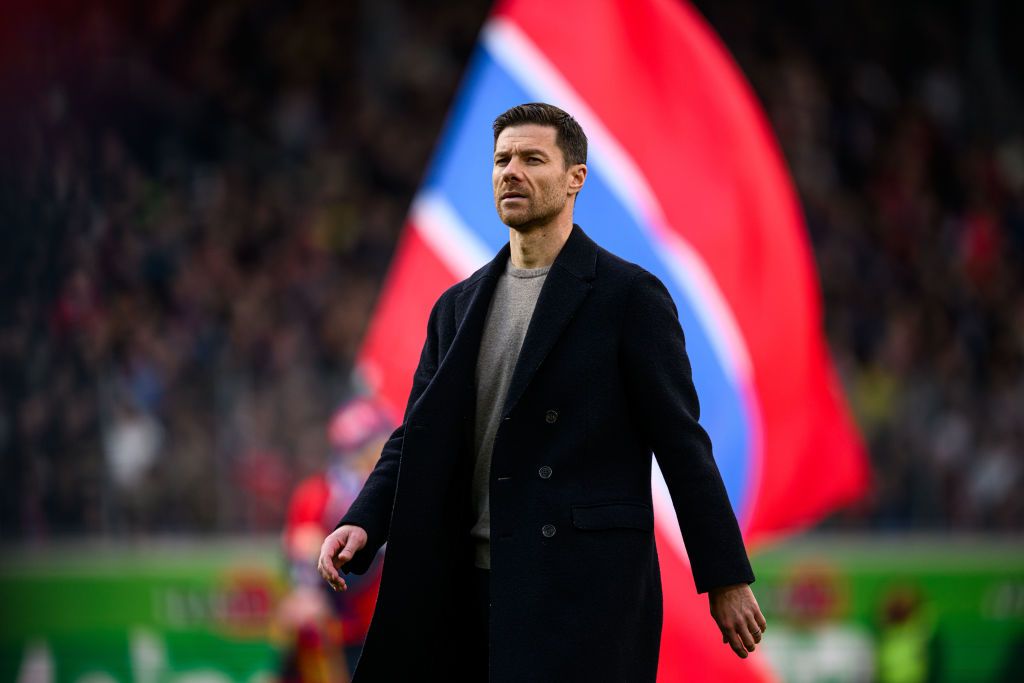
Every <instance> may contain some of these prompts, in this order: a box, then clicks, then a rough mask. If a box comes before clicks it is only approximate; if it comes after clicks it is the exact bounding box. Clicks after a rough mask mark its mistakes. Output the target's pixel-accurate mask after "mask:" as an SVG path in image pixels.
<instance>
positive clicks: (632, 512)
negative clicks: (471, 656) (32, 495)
mask: <svg viewBox="0 0 1024 683" xmlns="http://www.w3.org/2000/svg"><path fill="white" fill-rule="evenodd" d="M509 253H510V247H509V244H508V243H506V244H505V246H504V247H502V249H501V250H500V251H499V252H498V254H497V255H496V256H495V257H494V259H493V260H491V261H490V262H489V263H487V264H486V265H485V266H483V267H482V268H480V269H479V270H478V271H476V272H475V273H473V275H471V276H470V277H468V278H466V279H465V280H463V281H461V282H459V283H457V284H455V285H453V286H452V287H450V288H449V289H447V290H446V291H445V292H444V293H443V294H442V295H441V296H440V298H438V300H437V302H436V303H435V304H434V306H433V309H432V310H431V312H430V317H429V322H428V326H427V336H426V341H425V343H424V345H423V351H422V353H421V355H420V359H419V366H418V367H417V368H416V373H415V376H414V378H413V387H412V392H411V394H410V396H409V401H408V404H407V406H406V410H405V417H404V421H403V423H402V424H401V426H399V427H398V428H397V429H396V430H395V431H394V433H393V434H392V435H391V437H390V439H389V440H388V442H387V444H386V445H385V446H384V449H383V452H382V453H381V457H380V461H379V462H378V463H377V465H376V467H375V469H374V470H373V472H372V473H371V474H370V477H369V478H368V480H367V482H366V484H365V486H364V487H363V489H362V491H361V492H360V494H359V496H358V497H357V499H356V500H355V501H354V502H353V504H352V506H351V508H350V509H349V511H348V512H347V513H346V514H345V516H344V517H343V518H342V519H341V520H340V521H339V523H338V526H341V525H342V524H355V525H358V526H361V527H363V528H364V529H365V530H366V532H367V535H368V543H367V545H366V547H365V548H363V549H362V550H360V551H359V552H357V553H356V554H355V556H354V557H353V558H352V560H350V561H349V562H348V563H347V564H346V565H345V566H343V567H342V571H343V572H344V573H346V574H348V573H355V574H362V573H363V572H365V571H366V570H367V568H368V567H369V565H370V563H371V562H372V560H373V558H374V556H375V554H376V553H377V551H378V549H379V548H380V547H381V546H382V545H383V544H384V543H385V542H386V543H387V548H386V554H385V557H384V565H383V573H382V576H381V584H380V592H379V594H378V597H377V604H376V608H375V611H374V615H373V620H372V622H371V625H370V630H369V632H368V634H367V638H366V643H365V646H364V648H363V653H362V656H361V657H360V659H359V662H358V663H357V668H356V671H355V676H354V683H376V682H378V681H379V682H388V683H392V682H401V681H434V680H438V681H440V680H453V679H455V678H458V677H460V674H461V673H462V672H463V671H464V669H465V667H466V664H467V657H466V655H465V651H464V647H465V643H466V642H469V641H471V639H470V638H469V637H468V633H467V628H469V624H471V623H472V618H471V613H470V608H471V603H470V602H469V600H470V593H471V591H470V586H471V584H470V579H469V576H470V572H471V568H472V566H473V553H472V544H471V542H470V536H469V529H470V527H471V526H472V524H473V522H474V517H473V515H472V510H471V508H470V502H469V501H470V495H469V493H470V481H471V477H470V475H471V473H472V463H473V458H474V455H473V448H472V430H473V429H474V411H475V392H476V390H475V384H474V374H475V367H476V360H477V352H478V347H479V344H480V339H481V335H482V331H483V325H484V320H485V318H486V314H487V310H488V306H489V304H490V300H491V296H492V293H493V291H494V288H495V283H496V282H497V280H498V277H499V276H500V275H501V273H502V272H503V271H504V270H505V264H506V261H507V259H508V258H509ZM698 417H699V406H698V401H697V394H696V392H695V390H694V386H693V382H692V379H691V374H690V364H689V360H688V358H687V356H686V352H685V345H684V338H683V331H682V328H681V326H680V323H679V318H678V313H677V310H676V307H675V304H674V303H673V301H672V298H671V296H670V294H669V292H668V290H667V289H666V288H665V286H664V285H663V284H662V282H661V281H660V280H659V279H658V278H657V277H656V276H654V275H652V274H651V273H650V272H648V271H647V270H645V269H644V268H642V267H641V266H639V265H637V264H634V263H631V262H629V261H626V260H624V259H622V258H620V257H618V256H616V255H614V254H612V253H611V252H609V251H607V250H605V249H604V248H602V247H601V246H599V245H598V244H596V243H595V242H594V241H593V240H592V239H591V238H590V237H589V236H588V235H587V234H586V233H584V231H583V230H582V228H580V227H579V226H578V225H574V226H573V228H572V232H571V234H570V236H569V238H568V240H567V241H566V243H565V244H564V246H563V247H562V249H561V250H560V251H559V253H558V255H557V257H556V258H555V260H554V263H553V264H552V267H551V270H550V271H548V274H547V278H546V280H545V282H544V284H543V287H542V289H541V292H540V295H539V297H538V300H537V304H536V308H535V309H534V313H533V317H532V319H531V321H530V324H529V328H528V330H527V334H526V338H525V340H524V342H523V347H522V350H521V351H520V355H519V359H518V361H517V364H516V367H515V369H514V371H513V376H512V380H511V385H510V387H509V391H508V395H507V398H506V401H505V405H504V410H503V412H502V418H501V419H502V422H501V425H500V427H499V429H498V432H497V435H496V437H495V440H494V451H493V456H492V462H491V481H490V520H491V616H490V633H489V639H490V680H491V681H494V682H495V683H506V682H508V683H511V682H513V681H515V682H517V683H518V682H522V681H536V682H551V683H571V682H574V681H580V682H581V683H582V682H592V681H602V682H604V681H609V682H611V681H618V682H628V683H640V682H646V681H650V682H651V683H653V682H654V680H655V674H656V672H657V668H658V652H659V647H660V638H661V627H662V614H663V611H662V592H661V576H660V570H659V565H658V555H657V549H656V546H655V540H654V513H653V508H652V503H651V497H652V491H651V470H652V461H651V454H652V452H653V454H654V456H655V457H657V458H658V464H659V466H660V467H661V471H662V473H663V474H664V477H665V481H666V483H667V485H668V490H669V493H670V494H671V498H672V504H673V507H674V509H675V512H676V515H677V517H678V520H679V526H680V528H681V530H682V533H683V540H684V543H685V544H686V549H687V553H688V555H689V559H690V563H691V566H692V570H693V574H694V578H695V580H696V586H697V590H698V592H702V593H703V592H705V591H707V590H708V589H709V588H712V587H715V586H722V585H729V584H735V583H750V582H752V581H753V580H754V576H753V572H752V571H751V568H750V564H749V562H748V559H747V555H746V551H745V549H744V546H743V540H742V538H741V535H740V531H739V527H738V524H737V522H736V517H735V515H734V513H733V510H732V507H731V506H730V503H729V499H728V497H727V495H726V491H725V486H724V484H723V482H722V479H721V476H720V474H719V471H718V468H717V466H716V465H715V461H714V458H713V456H712V450H711V442H710V440H709V438H708V435H707V433H706V432H705V431H704V429H703V428H702V427H701V426H700V425H699V423H698ZM708 618H709V619H710V618H711V617H710V616H709V617H708Z"/></svg>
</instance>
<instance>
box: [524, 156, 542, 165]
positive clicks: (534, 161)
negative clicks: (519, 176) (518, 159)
mask: <svg viewBox="0 0 1024 683" xmlns="http://www.w3.org/2000/svg"><path fill="white" fill-rule="evenodd" d="M527 161H529V162H530V163H531V164H539V163H540V162H541V158H540V157H530V158H529V159H527Z"/></svg>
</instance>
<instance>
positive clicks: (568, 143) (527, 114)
mask: <svg viewBox="0 0 1024 683" xmlns="http://www.w3.org/2000/svg"><path fill="white" fill-rule="evenodd" d="M529 123H535V124H537V125H541V126H551V127H552V128H554V129H555V144H557V145H558V147H559V149H561V150H562V156H563V157H564V158H565V166H566V168H568V167H569V166H572V165H574V164H585V163H587V136H586V135H585V134H584V133H583V129H582V128H580V124H578V123H577V122H576V119H574V118H573V117H572V116H570V115H569V114H567V113H566V112H564V111H562V110H561V109H559V108H558V107H556V106H554V105H552V104H547V103H545V102H529V103H527V104H518V105H516V106H514V107H512V108H511V109H509V110H508V111H506V112H505V113H503V114H501V115H500V116H499V117H498V118H496V119H494V144H495V146H497V144H498V136H499V135H501V131H503V130H505V129H506V128H508V127H509V126H521V125H525V124H529Z"/></svg>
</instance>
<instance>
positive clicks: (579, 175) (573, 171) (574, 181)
mask: <svg viewBox="0 0 1024 683" xmlns="http://www.w3.org/2000/svg"><path fill="white" fill-rule="evenodd" d="M586 180H587V165H586V164H576V165H575V166H573V167H572V168H570V169H569V194H571V195H575V194H577V193H578V192H579V191H580V190H582V189H583V183H584V182H586Z"/></svg>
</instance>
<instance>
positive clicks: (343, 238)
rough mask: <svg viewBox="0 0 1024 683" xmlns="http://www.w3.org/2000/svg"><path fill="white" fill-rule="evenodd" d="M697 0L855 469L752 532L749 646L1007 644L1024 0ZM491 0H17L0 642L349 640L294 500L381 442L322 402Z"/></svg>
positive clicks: (368, 309)
mask: <svg viewBox="0 0 1024 683" xmlns="http://www.w3.org/2000/svg"><path fill="white" fill-rule="evenodd" d="M694 5H695V6H696V7H697V9H698V10H699V11H700V12H701V13H702V14H703V15H704V17H705V18H706V19H707V20H708V22H709V23H710V25H711V26H712V27H713V28H714V30H715V31H716V32H717V33H718V34H719V35H720V36H721V38H722V40H723V41H724V43H725V45H726V46H727V48H728V49H729V51H730V52H731V53H732V55H733V57H734V58H735V59H736V61H737V62H738V64H739V66H740V67H741V69H742V71H743V72H744V74H745V75H746V77H747V78H748V79H749V81H750V83H751V85H752V87H753V89H754V90H755V92H756V94H757V96H758V98H759V99H760V101H761V103H762V105H763V106H764V109H765V111H766V112H767V114H768V117H769V119H770V122H771V124H772V126H773V129H774V132H775V134H776V136H777V138H778V140H779V142H780V144H781V148H782V151H783V153H784V155H785V160H786V162H787V164H788V166H789V169H790V171H791V173H792V176H793V179H794V182H795V185H796V188H797V190H798V193H799V197H800V200H801V203H802V208H803V210H804V218H805V220H806V223H807V227H808V229H809V233H810V240H811V243H812V246H813V251H814V257H815V259H816V263H817V267H818V271H819V275H820V278H821V288H822V292H823V297H824V304H825V329H826V334H827V339H828V343H829V346H830V350H831V353H832V355H833V358H834V360H835V362H836V363H837V365H838V368H839V371H840V375H841V379H842V382H843V385H844V388H845V392H846V397H847V400H848V401H849V403H850V405H851V407H852V408H853V410H854V413H855V415H856V417H857V421H858V425H859V427H860V429H861V432H862V434H863V436H864V438H865V440H866V442H867V444H868V448H869V454H870V459H871V467H872V470H873V475H874V481H873V488H872V490H871V491H870V493H869V495H868V496H867V497H866V498H864V499H863V500H862V501H860V502H859V503H858V504H856V505H854V506H851V507H847V508H845V509H843V510H840V511H837V512H836V513H835V514H833V515H831V516H830V517H829V518H828V519H826V520H824V521H823V522H822V523H821V524H820V525H819V526H818V527H817V528H816V529H814V530H813V531H812V532H811V533H810V534H809V535H804V536H801V537H800V538H796V539H791V540H790V541H787V542H785V543H781V544H778V545H775V546H772V547H770V548H767V549H766V550H765V551H764V552H761V553H759V554H758V555H757V556H755V557H754V558H753V559H754V561H755V571H757V573H758V577H759V579H758V584H759V585H758V586H757V588H759V592H758V596H759V600H761V602H762V605H763V606H764V607H765V608H766V613H767V616H768V619H769V623H771V624H772V625H773V628H771V629H769V634H768V636H767V638H768V639H769V640H771V639H772V638H773V637H775V638H776V640H775V643H774V644H772V646H771V648H775V651H774V654H773V653H772V651H771V648H769V646H768V644H767V643H766V646H765V647H766V650H767V652H766V654H767V655H769V656H770V657H772V661H773V663H776V666H777V668H778V669H779V672H780V675H781V676H782V677H783V678H784V680H788V681H825V680H828V681H845V680H850V681H870V680H879V681H906V682H908V683H911V682H913V681H933V680H956V681H965V682H972V681H1020V680H1024V675H1022V674H1021V673H1020V671H1019V666H1020V664H1019V655H1020V654H1022V653H1024V550H1022V548H1024V543H1022V541H1024V496H1022V495H1021V492H1022V490H1024V45H1022V43H1021V41H1020V40H1019V33H1020V30H1021V29H1022V28H1024V5H1022V4H1021V3H1016V2H1009V1H1007V2H996V1H994V0H989V1H982V2H967V1H966V0H965V1H962V2H953V1H935V2H923V1H909V2H901V3H886V2H880V1H876V0H861V1H859V2H852V1H845V0H844V1H842V2H835V3H817V2H809V1H804V2H797V1H793V2H753V1H745V0H715V1H714V2H711V1H707V2H705V1H700V2H695V3H694ZM490 9H491V3H490V2H485V1H482V0H481V1H474V2H469V1H467V2H458V3H456V2H452V3H436V4H435V3H421V2H413V1H412V0H372V1H359V2H326V1H317V0H299V1H296V2H289V3H284V2H279V3H271V2H267V3H249V2H241V1H235V0H221V1H218V2H195V1H192V0H153V1H152V2H148V3H134V2H116V1H109V2H87V3H72V2H56V1H54V2H49V1H43V2H37V3H35V4H34V5H31V6H28V5H27V4H24V5H18V4H15V5H14V6H12V7H9V8H8V10H7V11H6V12H5V18H4V20H3V22H2V23H0V220H2V235H3V237H2V239H3V242H2V249H0V259H2V270H0V278H2V279H0V283H2V287H3V290H2V291H3V304H2V308H0V311H2V315H0V377H2V391H0V539H2V542H3V558H2V559H0V597H2V603H0V613H2V625H0V678H2V679H3V680H19V681H26V682H27V681H75V680H85V679H86V678H88V677H89V676H92V675H94V674H95V675H96V676H99V675H100V674H98V673H97V672H102V674H103V675H106V676H107V677H108V678H96V679H95V680H118V681H121V680H125V681H127V680H136V679H138V680H143V679H145V680H154V681H163V680H174V676H175V675H177V674H176V673H175V672H179V673H188V672H191V673H192V674H193V675H195V676H197V677H198V676H206V677H207V678H193V679H189V680H217V681H220V680H226V681H236V680H237V681H243V680H246V681H248V680H279V679H280V680H325V679H326V678H331V679H332V680H343V679H344V678H345V676H344V673H343V670H344V669H345V667H346V666H347V665H346V664H344V663H341V664H339V663H338V662H336V661H335V662H331V661H328V660H330V657H331V655H330V653H331V652H333V651H334V650H336V649H337V648H336V647H334V646H333V645H332V644H337V643H339V642H343V643H345V644H347V645H353V644H354V645H357V644H358V643H357V642H356V641H357V640H358V637H359V634H360V629H361V628H362V629H364V630H365V621H366V619H365V618H363V621H362V622H359V624H361V625H357V624H356V622H357V621H358V619H357V618H356V617H354V616H353V617H352V619H354V620H355V621H353V622H352V624H350V625H348V626H346V629H347V630H344V632H343V633H341V634H333V635H330V634H328V635H324V634H325V633H327V631H325V630H324V628H320V629H319V630H315V631H313V632H311V634H312V635H308V639H307V641H303V643H304V644H302V645H301V646H299V645H296V643H297V642H298V641H297V640H296V638H297V636H296V635H295V633H296V628H298V627H297V626H296V624H298V623H300V622H302V621H303V620H304V619H307V618H316V619H326V617H325V616H324V615H325V614H327V612H330V609H328V610H327V612H325V611H324V608H323V606H322V605H320V606H319V607H318V606H317V605H318V604H320V603H318V602H317V601H318V600H319V601H321V602H322V601H323V600H324V599H326V598H325V597H324V595H323V594H322V593H321V591H320V588H322V586H316V587H314V586H312V585H310V584H308V583H304V582H308V576H299V575H300V574H302V570H301V569H300V568H298V567H300V566H301V565H302V564H303V562H304V560H302V559H301V558H302V557H303V553H308V552H309V549H308V546H309V541H308V539H307V541H305V542H302V541H295V543H294V544H293V543H292V540H293V536H295V537H297V536H301V535H302V534H298V533H297V534H291V535H290V534H287V533H286V534H282V531H283V530H286V528H292V530H295V529H297V528H298V527H301V525H302V524H304V523H305V524H310V525H314V526H315V524H316V523H318V522H319V521H320V517H323V516H324V515H325V514H327V513H325V512H324V510H333V511H336V510H337V509H338V506H339V505H342V507H343V502H342V503H339V501H338V500H333V502H330V503H328V502H327V499H328V498H329V497H330V495H332V492H335V491H337V490H341V489H345V486H344V485H340V484H339V485H338V486H341V489H338V487H337V486H335V484H336V483H337V482H338V481H342V480H344V481H346V482H349V484H348V485H347V486H348V489H345V490H354V491H358V484H354V485H353V484H351V482H352V481H356V482H358V481H360V480H359V476H365V472H366V471H367V469H366V468H367V464H366V447H367V444H369V452H371V453H373V452H374V449H376V450H375V452H376V453H379V443H380V442H379V441H376V442H375V441H373V438H375V437H376V438H380V437H381V434H382V431H383V430H382V429H379V428H377V426H376V423H374V422H373V421H372V420H371V421H370V422H369V423H366V424H364V425H363V427H362V428H361V429H363V431H362V432H360V436H359V437H358V438H356V439H355V440H354V441H353V440H352V439H349V440H347V441H346V437H344V436H339V432H338V431H337V430H332V429H329V426H330V425H331V424H332V419H342V418H343V416H344V412H343V411H344V409H345V408H346V406H347V407H351V405H352V404H351V402H350V400H351V399H352V397H353V396H355V395H356V394H357V393H358V392H359V391H360V387H358V386H356V385H355V383H354V382H353V380H352V376H351V371H352V368H353V363H354V359H355V356H356V353H357V351H358V348H359V345H360V342H361V340H362V338H363V335H364V333H365V331H366V328H367V324H368V322H369V319H370V316H371V313H372V311H373V306H374V303H375V301H376V297H377V294H378V292H379V291H380V288H381V284H382V280H383V278H384V275H385V273H386V272H387V268H388V265H389V263H390V259H391V256H392V254H393V252H394V249H395V245H396V242H397V240H398V236H399V234H400V232H401V229H402V227H403V222H404V219H405V216H406V214H407V212H408V209H409V205H410V201H411V200H412V197H413V195H414V193H415V191H416V189H417V187H418V185H419V183H420V181H421V179H422V176H423V173H424V171H425V169H426V166H427V164H428V162H429V160H430V157H431V153H432V151H433V150H434V146H435V144H436V141H437V137H438V134H439V132H440V130H441V127H442V125H443V124H444V122H445V117H446V113H447V111H448V109H449V106H450V105H451V103H452V100H453V97H454V95H455V92H456V89H457V87H458V85H459V82H460V77H461V75H462V73H463V70H464V69H465V66H466V63H467V61H468V59H469V57H470V55H471V53H472V51H473V48H474V45H475V43H476V40H477V35H478V32H479V30H480V28H481V25H482V24H483V22H484V20H485V19H486V17H487V15H488V12H489V11H490ZM482 134H484V135H488V134H489V131H484V132H483V133H482ZM371 423H372V424H371ZM364 432H365V433H364ZM384 436H386V434H384ZM369 467H372V461H371V462H370V463H369ZM332 473H333V474H332ZM332 477H334V478H333V479H332ZM353 477H355V478H354V479H353ZM303 484H306V488H305V489H303ZM318 487H319V488H318ZM332 487H333V488H332ZM297 490H304V491H305V493H304V494H303V495H305V496H307V498H304V499H303V500H306V501H307V503H305V504H304V503H302V502H297V498H296V494H295V492H296V491H297ZM310 496H311V497H312V498H313V499H315V500H313V502H311V503H310V502H308V500H309V497H310ZM317 496H320V498H319V499H318V498H317ZM342 498H344V497H342ZM304 505H305V507H304ZM331 505H333V506H334V508H331V507H330V506H331ZM303 510H305V513H303ZM310 510H312V511H310ZM304 514H305V516H303V515H304ZM332 514H333V512H332ZM339 516H340V515H336V516H335V519H336V518H337V517H339ZM289 520H291V521H290V522H289ZM288 523H290V524H292V527H288V526H287V524H288ZM331 526H333V525H331ZM331 526H329V527H327V528H328V530H329V529H330V528H331ZM307 531H308V529H307ZM307 535H308V534H307ZM313 536H314V537H315V534H313ZM282 538H284V541H282ZM319 540H322V536H320V537H319ZM319 540H317V541H316V543H315V544H314V546H315V547H314V550H317V549H318V547H319ZM310 566H311V563H310ZM314 583H315V580H314ZM303 585H305V586H306V588H307V589H308V591H309V592H308V595H307V597H308V600H307V601H306V603H302V602H301V600H300V601H299V603H298V604H299V606H295V605H294V604H292V603H290V602H288V599H289V598H294V596H295V595H296V594H297V593H298V592H300V590H299V587H301V586H303ZM365 589H366V596H367V597H366V598H365V599H368V600H370V602H369V604H370V605H371V609H372V590H373V584H372V576H371V577H370V578H369V579H367V581H366V586H365ZM317 596H319V597H317ZM762 596H763V597H762ZM339 609H342V608H339ZM359 609H361V610H362V612H361V613H360V614H363V617H365V612H366V603H365V602H364V603H363V605H362V607H360V608H359ZM289 610H290V611H289ZM318 610H319V611H318ZM296 614H301V615H305V616H302V617H297V616H295V615H296ZM353 614H354V613H353ZM310 615H313V616H310ZM317 615H319V616H317ZM773 619H774V621H773ZM775 624H778V625H779V628H777V629H776V628H774V626H775ZM771 631H775V632H776V633H771ZM776 634H777V635H776ZM331 638H333V640H331ZM300 640H301V638H300ZM303 647H305V648H306V650H307V651H308V652H312V653H313V654H310V655H308V656H306V659H303V656H305V655H300V656H298V660H294V659H292V660H289V657H292V658H294V657H295V656H297V655H295V652H296V649H297V648H298V649H299V650H301V649H302V648H303ZM357 651H358V650H357V649H356V650H350V651H349V658H350V659H351V658H353V657H354V656H355V654H356V653H357ZM289 653H290V654H289ZM1014 655H1017V660H1018V661H1014V659H1013V656H1014ZM318 658H319V659H318ZM321 660H323V661H321ZM289 661H291V664H289ZM296 661H298V662H299V663H296ZM302 662H306V664H303V663H302ZM309 662H316V663H314V664H309ZM331 667H334V668H333V669H332V668H331ZM300 669H305V671H306V673H305V674H299V673H296V672H297V671H298V670H300ZM324 671H336V672H338V673H336V674H335V675H333V676H328V675H326V674H324V673H323V672H324ZM282 672H283V673H282ZM318 672H319V673H318ZM318 675H321V676H324V678H321V679H317V678H316V676H318ZM147 676H148V678H147ZM89 680H93V679H92V678H89Z"/></svg>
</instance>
